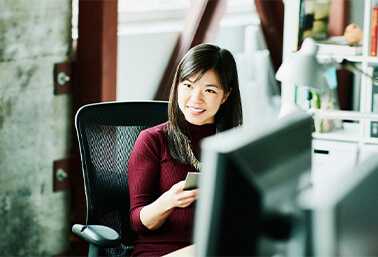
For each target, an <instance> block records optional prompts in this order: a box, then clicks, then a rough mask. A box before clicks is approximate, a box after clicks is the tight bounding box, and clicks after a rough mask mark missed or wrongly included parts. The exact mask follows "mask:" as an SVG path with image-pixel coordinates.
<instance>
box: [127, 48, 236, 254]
mask: <svg viewBox="0 0 378 257" xmlns="http://www.w3.org/2000/svg"><path fill="white" fill-rule="evenodd" d="M168 117H169V120H168V122H166V123H163V124H160V125H158V126H156V127H153V128H149V129H146V130H144V131H142V132H141V133H140V135H139V137H138V139H137V141H136V143H135V146H134V149H133V152H132V154H131V157H130V161H129V169H128V172H129V189H130V205H131V206H130V221H131V225H132V227H133V229H134V231H135V232H136V233H137V234H138V238H137V239H136V240H135V242H134V243H135V249H134V251H133V255H138V256H161V255H164V254H167V253H169V252H172V251H174V250H177V249H179V248H182V247H184V246H187V245H190V244H191V241H192V232H193V218H194V206H195V205H194V204H193V203H194V202H195V200H196V199H197V193H198V191H197V190H198V189H194V190H184V185H185V178H186V175H187V174H188V172H198V171H200V170H201V164H200V160H199V157H200V143H201V141H202V139H203V138H205V137H208V136H211V135H214V134H216V133H220V132H222V131H224V130H227V129H231V128H234V127H237V126H240V125H241V124H242V110H241V100H240V91H239V82H238V74H237V70H236V64H235V60H234V58H233V56H232V54H231V53H230V52H229V51H228V50H226V49H221V48H219V47H218V46H216V45H211V44H201V45H197V46H195V47H194V48H192V49H191V50H189V51H188V53H187V54H186V55H185V56H184V57H183V59H182V60H181V62H180V63H179V65H178V67H177V69H176V74H175V76H174V80H173V83H172V87H171V92H170V101H169V106H168Z"/></svg>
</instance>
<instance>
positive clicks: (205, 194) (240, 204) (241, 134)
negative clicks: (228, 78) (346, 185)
mask: <svg viewBox="0 0 378 257" xmlns="http://www.w3.org/2000/svg"><path fill="white" fill-rule="evenodd" d="M312 129H313V121H312V118H311V117H310V116H309V115H307V114H305V113H302V112H298V113H296V114H293V115H290V116H287V117H284V118H282V119H277V120H274V121H271V122H268V123H265V124H264V125H263V124H261V125H260V126H255V127H254V128H247V127H240V128H237V129H233V130H230V131H226V132H223V133H221V134H219V135H215V136H212V137H209V138H207V139H205V140H204V141H203V143H202V145H201V147H202V154H201V161H202V163H203V170H202V175H201V178H200V181H199V187H200V191H199V199H198V202H197V207H196V213H195V225H194V236H193V242H194V244H195V249H196V250H195V251H196V254H195V256H261V255H269V256H273V255H275V254H283V256H300V255H302V256H303V255H304V254H303V253H304V251H305V249H304V245H305V242H304V240H305V238H306V237H305V227H306V224H305V218H304V215H303V213H302V212H301V210H299V209H298V208H297V206H296V204H295V197H296V195H297V194H298V191H301V190H302V188H304V187H306V186H307V185H309V183H310V170H311V139H312V137H311V134H312Z"/></svg>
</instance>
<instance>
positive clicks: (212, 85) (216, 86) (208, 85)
mask: <svg viewBox="0 0 378 257" xmlns="http://www.w3.org/2000/svg"><path fill="white" fill-rule="evenodd" d="M206 87H215V88H220V86H218V85H214V84H207V85H206Z"/></svg>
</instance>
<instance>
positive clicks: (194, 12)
mask: <svg viewBox="0 0 378 257" xmlns="http://www.w3.org/2000/svg"><path fill="white" fill-rule="evenodd" d="M226 5H227V0H216V1H214V0H202V1H192V4H191V6H190V8H189V11H188V13H187V15H186V18H185V21H184V29H183V31H182V32H181V35H180V37H179V39H178V41H177V44H176V47H175V49H174V50H173V53H172V55H171V58H170V61H169V63H168V66H167V68H166V70H165V72H164V75H163V78H162V80H161V82H160V85H159V88H158V90H157V93H156V95H155V99H156V100H168V98H169V91H170V88H171V84H172V80H173V75H174V73H175V71H176V67H177V65H178V63H179V62H180V60H181V58H182V57H183V56H184V55H185V53H186V52H187V51H188V50H189V49H190V48H192V47H193V46H195V45H197V44H200V43H205V42H212V41H213V40H214V39H215V36H216V32H217V30H218V27H219V22H220V20H221V18H222V16H223V13H224V10H225V9H226Z"/></svg>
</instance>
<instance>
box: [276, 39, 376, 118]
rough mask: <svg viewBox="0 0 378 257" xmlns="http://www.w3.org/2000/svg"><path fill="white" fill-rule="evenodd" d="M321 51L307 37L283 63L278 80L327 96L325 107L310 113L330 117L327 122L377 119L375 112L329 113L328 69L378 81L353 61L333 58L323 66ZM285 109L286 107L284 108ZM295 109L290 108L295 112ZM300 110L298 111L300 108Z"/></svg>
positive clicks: (311, 110)
mask: <svg viewBox="0 0 378 257" xmlns="http://www.w3.org/2000/svg"><path fill="white" fill-rule="evenodd" d="M317 52H318V46H317V45H316V44H315V41H314V40H313V39H312V38H306V39H305V40H304V41H303V44H302V47H301V49H300V50H299V51H298V52H296V53H295V54H293V56H292V58H291V59H289V60H287V61H285V62H283V63H282V65H281V66H280V68H279V69H278V71H277V73H276V79H277V80H279V81H281V82H285V83H290V84H294V85H297V86H302V87H306V88H308V89H310V90H314V91H315V92H317V93H319V95H322V96H323V97H324V101H322V102H323V103H322V106H321V108H320V109H315V108H311V109H310V110H309V112H310V114H312V115H313V116H315V117H316V118H328V119H348V120H360V119H370V120H378V115H377V114H374V113H361V112H356V111H338V110H326V107H327V105H328V98H329V95H328V88H327V87H328V86H326V85H327V82H326V79H325V76H324V75H325V72H326V70H327V69H328V68H345V69H347V70H349V71H352V72H357V73H360V74H362V75H364V76H367V77H369V78H370V79H371V80H372V81H373V83H377V84H378V79H377V78H375V77H373V76H371V75H369V74H367V73H365V72H363V71H362V70H361V69H359V68H357V67H356V66H355V65H354V64H353V63H352V62H350V61H348V60H345V59H342V60H341V61H338V60H336V59H334V58H332V57H330V58H327V59H326V60H325V62H324V63H320V62H319V60H318V59H317V57H316V54H317ZM283 108H287V107H284V106H283ZM293 109H295V108H291V110H290V111H293ZM297 109H299V108H297ZM282 112H283V114H286V113H285V112H286V111H283V110H282V109H281V113H282Z"/></svg>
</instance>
